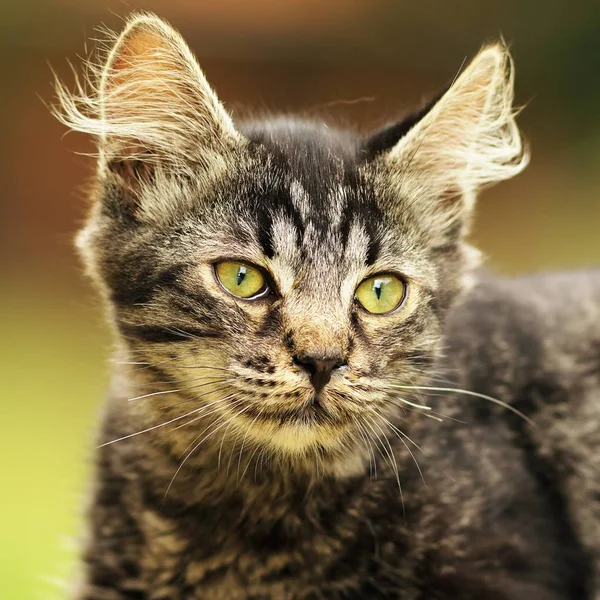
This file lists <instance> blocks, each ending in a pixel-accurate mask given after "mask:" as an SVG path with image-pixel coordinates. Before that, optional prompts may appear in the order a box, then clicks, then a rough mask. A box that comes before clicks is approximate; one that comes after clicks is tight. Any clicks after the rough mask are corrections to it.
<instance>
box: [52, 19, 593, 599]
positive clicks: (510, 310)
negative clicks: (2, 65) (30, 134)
mask: <svg viewBox="0 0 600 600" xmlns="http://www.w3.org/2000/svg"><path fill="white" fill-rule="evenodd" d="M57 89H58V95H59V100H60V103H61V109H60V111H59V115H58V116H59V117H60V118H61V119H62V121H63V122H64V123H66V124H67V125H68V126H69V127H70V128H72V129H75V130H78V131H83V132H87V133H90V134H93V135H94V136H96V138H97V140H98V148H99V160H98V168H97V175H96V188H95V192H94V196H93V197H94V204H93V208H92V210H91V214H90V217H89V219H88V222H87V224H86V226H85V228H84V229H83V231H82V232H81V234H80V235H79V237H78V246H79V249H80V251H81V254H82V256H83V259H84V261H85V264H86V266H87V268H88V270H89V274H90V275H91V277H92V278H93V280H94V282H95V283H96V284H97V286H98V288H99V290H100V292H101V294H102V295H103V297H104V299H105V300H106V305H107V307H108V309H109V315H110V321H111V323H112V324H113V325H114V328H115V334H116V340H117V343H116V350H115V357H116V360H115V367H114V377H113V384H112V391H111V394H110V398H109V402H108V408H107V410H106V414H105V417H104V420H103V423H102V428H101V432H100V441H99V448H98V450H97V455H96V473H95V480H94V487H93V494H92V499H91V506H90V509H89V537H88V540H87V545H86V549H85V553H84V557H83V562H84V568H83V574H82V580H81V582H80V584H79V587H78V590H77V593H76V597H77V598H79V599H85V600H92V599H94V600H101V599H102V600H109V599H110V600H112V599H114V600H121V599H130V600H132V599H136V600H142V599H143V600H150V599H152V600H167V599H169V600H179V599H191V598H197V599H200V598H201V599H203V600H216V599H222V600H237V599H255V600H258V599H281V600H284V599H312V598H314V599H322V598H328V599H333V598H345V599H365V598H369V599H371V598H388V599H391V598H394V599H402V600H436V599H438V600H441V599H447V600H450V599H452V600H457V599H460V600H467V599H472V600H475V599H477V600H482V599H485V600H491V599H496V600H500V599H506V600H508V599H510V600H559V599H560V600H565V599H573V600H583V599H594V598H595V599H596V600H597V599H598V598H600V455H599V453H598V448H599V445H600V418H599V417H600V410H599V405H600V276H599V275H598V273H579V274H563V275H555V276H538V277H531V278H523V279H516V280H503V279H499V278H493V277H488V276H486V275H483V274H481V273H480V272H479V271H478V270H477V264H478V253H477V252H476V251H475V250H474V249H473V248H471V247H470V246H469V245H468V243H467V241H466V236H467V234H468V231H469V223H470V220H471V215H472V212H473V204H474V200H475V194H476V192H477V191H478V189H479V188H480V187H481V186H482V185H484V184H488V183H493V182H496V181H500V180H503V179H507V178H509V177H512V176H513V175H516V174H517V173H519V172H520V171H521V170H522V169H523V168H524V167H525V165H526V163H527V153H526V152H525V151H524V148H523V144H522V140H521V137H520V134H519V131H518V129H517V126H516V124H515V121H514V115H513V112H512V108H511V104H512V98H513V75H512V70H511V60H510V57H509V55H508V52H507V50H506V48H504V47H503V46H500V45H495V46H494V45H493V46H489V47H486V48H484V49H483V50H482V51H481V52H480V53H479V54H478V55H477V57H476V58H475V59H474V60H473V62H471V64H470V65H469V66H468V67H466V68H465V69H464V71H463V72H462V73H461V74H460V75H459V76H458V77H457V78H456V80H455V81H454V83H453V84H452V86H451V87H450V88H449V89H448V91H446V92H445V93H444V94H443V95H442V96H440V97H439V98H438V99H437V100H436V101H435V102H432V103H431V104H430V105H429V106H427V107H426V108H425V109H423V110H422V111H421V112H419V113H417V114H415V115H413V116H411V117H409V118H408V119H406V120H405V121H403V122H401V123H399V124H397V125H394V126H392V127H390V128H387V129H385V130H383V131H381V132H379V133H377V134H375V135H373V136H371V137H369V138H367V139H364V138H361V137H360V136H358V135H355V134H353V133H351V132H345V131H337V130H335V129H332V128H330V127H324V126H323V125H321V124H318V123H312V122H305V121H298V120H290V119H287V118H286V119H284V118H278V119H273V120H267V121H265V122H252V123H242V124H234V122H233V121H232V119H231V117H230V116H229V115H228V114H227V112H226V111H225V110H224V108H223V106H222V105H221V104H220V102H219V100H218V98H217V97H216V95H215V93H214V92H213V91H212V89H211V88H210V87H209V85H208V83H207V82H206V80H205V78H204V75H203V74H202V72H201V70H200V68H199V67H198V64H197V63H196V60H195V59H194V57H193V56H192V54H191V52H190V50H189V49H188V47H187V46H186V45H185V43H184V41H183V40H182V39H181V37H180V36H179V35H178V34H177V33H176V32H175V31H173V30H172V29H171V28H170V27H169V26H168V25H167V24H166V23H164V22H163V21H161V20H160V19H158V18H157V17H155V16H152V15H146V14H144V15H137V16H134V17H132V18H131V19H130V20H129V21H128V23H127V26H126V28H125V31H124V32H123V33H122V34H121V35H120V36H119V37H118V39H116V40H115V42H114V45H113V47H112V50H111V51H110V53H109V55H108V57H107V60H106V64H104V65H103V66H102V68H101V70H100V73H99V75H98V79H97V85H96V86H95V87H94V88H93V89H92V90H91V91H89V90H86V89H84V86H79V88H78V90H77V92H76V93H75V94H72V93H70V92H69V91H67V90H66V88H65V87H64V86H62V85H61V84H58V88H57ZM449 381H450V382H451V383H449Z"/></svg>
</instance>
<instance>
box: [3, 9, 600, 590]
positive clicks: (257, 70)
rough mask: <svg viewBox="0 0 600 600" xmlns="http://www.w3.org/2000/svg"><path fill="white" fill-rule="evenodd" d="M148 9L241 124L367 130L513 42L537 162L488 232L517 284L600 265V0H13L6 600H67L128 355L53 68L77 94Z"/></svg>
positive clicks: (7, 25) (502, 196)
mask: <svg viewBox="0 0 600 600" xmlns="http://www.w3.org/2000/svg"><path fill="white" fill-rule="evenodd" d="M140 8H143V9H147V10H154V11H156V12H158V13H159V14H160V15H161V16H164V17H165V18H167V19H168V20H169V21H171V23H172V24H173V25H175V26H176V27H177V28H179V29H180V30H181V31H182V32H183V34H184V35H185V37H186V38H187V40H188V41H189V43H190V45H191V47H192V48H193V49H194V51H195V52H196V53H197V55H198V57H199V59H200V62H201V65H202V67H203V68H204V70H205V72H206V74H207V76H208V79H209V81H210V82H211V83H212V84H213V86H214V87H215V88H216V90H217V92H218V94H219V96H220V97H221V98H222V100H223V101H224V102H225V104H226V106H227V107H228V108H229V109H231V110H232V111H233V112H234V114H236V115H242V116H243V115H244V114H248V112H250V113H252V112H254V113H256V112H260V113H264V112H265V111H284V112H301V113H303V114H306V115H308V116H312V117H314V118H317V119H328V120H330V121H333V122H335V123H337V124H342V125H343V124H347V123H352V124H355V125H356V126H357V127H359V128H360V129H363V130H366V129H368V128H369V127H374V126H377V125H380V124H382V123H384V122H386V121H388V120H390V119H392V118H394V117H396V116H399V115H401V114H402V113H403V112H404V111H405V110H407V109H409V108H410V107H411V106H413V105H414V104H415V103H419V102H420V101H421V100H422V99H424V98H426V97H427V96H428V95H430V94H432V93H434V92H435V91H436V90H438V89H439V88H440V87H442V86H444V85H445V84H446V83H448V82H449V81H450V80H451V79H452V78H453V77H454V75H455V74H456V72H457V70H458V69H459V67H460V65H461V63H462V62H463V59H464V58H465V57H470V56H472V55H473V54H474V53H475V52H476V51H477V50H478V49H479V47H480V45H481V44H482V43H483V42H485V41H489V40H494V39H498V38H499V36H501V35H502V36H503V37H504V39H505V40H506V41H507V42H508V43H509V44H510V45H511V48H512V52H513V55H514V58H515V61H516V65H517V71H516V73H517V80H516V81H517V102H518V103H519V104H522V105H526V108H525V110H524V111H523V113H522V115H521V117H520V119H519V120H520V123H521V126H522V129H523V130H524V132H525V135H526V137H527V139H528V140H529V142H530V145H531V148H532V162H531V165H530V167H529V168H528V170H527V171H526V172H525V173H524V174H523V175H521V176H520V177H518V178H517V179H515V180H513V181H510V182H507V183H505V184H502V185H500V186H499V187H497V188H493V189H490V190H488V191H486V192H485V193H484V194H483V195H482V198H481V202H480V205H479V209H478V213H477V219H476V223H475V230H474V234H473V237H474V238H475V240H476V241H477V242H478V243H479V245H480V247H481V248H482V249H483V250H484V251H485V253H486V254H487V255H488V256H489V263H490V264H491V266H492V267H493V268H495V269H497V270H499V271H501V272H504V273H508V274H516V273H521V272H526V271H536V270H544V269H563V268H577V267H585V266H591V265H600V234H599V228H600V197H599V196H600V168H599V166H600V3H599V2H598V1H597V0H589V1H582V0H579V1H578V0H544V2H541V1H539V0H504V1H503V2H494V3H492V2H481V1H480V0H419V1H418V2H408V1H402V0H389V1H380V0H287V1H286V0H253V1H250V2H249V1H247V0H219V1H216V0H212V1H208V0H160V1H158V0H156V1H154V0H152V1H150V0H149V1H148V2H145V3H143V4H142V3H139V2H137V1H133V0H132V1H125V0H120V1H113V0H103V1H97V0H93V1H92V0H87V1H86V0H28V1H25V0H2V2H1V3H0V67H1V68H0V73H1V75H0V78H1V79H0V131H1V132H2V138H1V143H0V153H1V154H2V157H1V158H2V160H1V161H0V175H1V179H0V181H1V184H2V185H1V188H0V315H1V319H2V327H1V329H0V332H1V336H2V337H1V340H2V341H1V344H0V370H1V373H2V376H1V379H0V598H2V599H3V600H25V599H26V600H34V599H36V600H37V599H46V598H49V599H53V598H64V597H65V596H66V593H65V592H64V589H63V587H62V586H63V585H64V583H61V582H63V581H64V578H65V576H67V575H68V574H69V573H70V572H71V571H72V562H73V540H74V539H75V537H76V535H77V534H78V532H79V530H80V513H81V506H82V497H83V496H84V493H85V487H86V484H85V481H86V475H87V473H88V471H89V456H90V453H91V451H92V435H93V431H94V424H95V422H96V418H97V415H98V412H99V410H100V408H99V407H100V404H101V400H102V396H103V393H104V390H105V388H106V385H107V370H108V369H107V366H106V359H107V357H108V354H109V351H110V339H109V337H108V335H107V331H106V328H105V327H104V326H103V322H102V310H101V308H100V307H99V306H98V303H97V301H96V298H95V295H94V294H93V293H92V291H91V290H90V289H89V287H88V285H87V284H86V283H85V282H84V280H83V276H82V273H81V268H80V266H79V264H78V261H77V260H76V258H75V256H74V252H73V249H72V238H73V233H74V231H75V230H76V229H77V227H78V226H79V224H80V223H81V221H82V219H83V217H84V215H85V212H86V207H87V200H86V194H85V189H86V184H87V182H88V181H89V179H90V175H91V174H92V172H93V167H94V165H93V160H92V159H90V158H88V157H86V156H85V153H86V152H90V151H91V150H92V146H91V145H90V143H89V140H86V139H85V138H84V137H82V136H79V135H78V134H71V135H67V136H65V131H64V129H63V128H62V126H61V125H60V124H59V123H57V122H56V121H54V120H53V119H52V118H51V116H50V115H49V111H48V109H47V107H46V106H45V103H51V102H52V101H53V90H52V86H51V81H52V75H51V69H50V66H51V67H52V68H53V69H54V70H56V72H57V73H58V74H59V76H60V77H63V78H65V79H66V80H67V81H72V74H71V73H70V72H69V68H68V64H67V59H69V60H71V61H72V62H74V64H75V66H76V67H78V66H79V64H80V63H79V59H78V56H80V55H85V54H86V52H87V51H89V50H91V48H92V47H93V42H90V41H89V40H90V38H95V37H98V32H97V31H96V29H95V28H96V27H97V26H98V25H99V24H102V23H104V24H105V25H107V26H109V27H112V28H117V29H118V28H120V26H121V24H122V17H123V16H124V15H126V14H127V13H128V12H130V11H131V10H134V9H140ZM86 43H87V44H88V46H87V50H86V49H85V44H86ZM81 153H83V154H81ZM556 293H560V290H557V291H556Z"/></svg>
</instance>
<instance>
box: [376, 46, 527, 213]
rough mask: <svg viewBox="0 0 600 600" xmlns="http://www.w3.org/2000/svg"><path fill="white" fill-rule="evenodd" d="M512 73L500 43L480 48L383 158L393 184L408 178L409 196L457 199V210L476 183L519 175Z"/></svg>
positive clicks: (523, 155)
mask: <svg viewBox="0 0 600 600" xmlns="http://www.w3.org/2000/svg"><path fill="white" fill-rule="evenodd" d="M513 77H514V76H513V69H512V61H511V58H510V55H509V53H508V50H507V49H506V48H505V47H504V46H503V45H500V44H497V45H492V46H488V47H486V48H484V49H483V50H481V51H480V53H479V54H478V55H477V56H476V57H475V59H474V60H473V61H472V62H471V64H470V65H469V66H468V67H467V68H466V69H465V70H464V72H463V73H462V74H461V75H460V76H458V77H457V79H456V81H455V82H454V83H453V85H452V86H451V87H450V89H449V90H448V91H447V92H446V93H445V94H444V95H443V96H442V97H441V98H440V99H439V101H438V102H437V103H436V104H435V105H434V106H433V107H432V108H431V110H429V111H428V112H427V114H426V115H425V116H424V117H423V118H422V119H421V120H420V121H419V122H418V123H417V124H416V125H415V126H414V127H413V128H412V129H411V130H410V131H409V132H408V133H407V134H406V135H405V136H404V137H403V138H402V139H400V141H399V142H398V143H397V144H396V146H394V148H393V149H392V150H391V151H390V152H389V153H388V154H387V156H386V157H385V160H386V162H387V164H388V166H389V170H390V172H391V174H392V178H394V179H395V180H396V183H397V186H398V185H399V186H401V187H402V186H404V187H405V186H406V184H405V183H401V181H400V180H401V179H402V180H405V179H409V180H410V185H411V189H412V191H411V194H410V195H411V196H413V197H416V196H417V195H419V196H423V195H425V196H427V197H429V198H438V199H440V198H443V199H446V200H448V199H451V198H455V199H462V200H463V202H456V203H455V204H454V209H455V210H461V209H464V208H465V207H466V208H469V207H470V205H471V204H472V203H473V200H474V195H475V192H476V191H477V190H478V189H479V188H480V187H481V186H483V185H485V184H489V183H495V182H497V181H501V180H504V179H508V178H510V177H513V176H514V175H517V174H518V173H520V172H521V171H522V170H523V168H524V167H525V166H526V165H527V163H528V160H529V155H528V153H527V151H526V149H525V148H524V145H523V141H522V139H521V135H520V133H519V130H518V127H517V124H516V122H515V118H514V117H515V112H514V111H513V108H512V102H513V84H514V81H513ZM455 216H457V215H455ZM446 217H449V215H446ZM450 220H452V219H450Z"/></svg>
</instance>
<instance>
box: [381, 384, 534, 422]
mask: <svg viewBox="0 0 600 600" xmlns="http://www.w3.org/2000/svg"><path fill="white" fill-rule="evenodd" d="M391 387H394V388H401V389H406V390H425V391H432V392H455V393H458V394H464V395H465V396H473V397H474V398H481V399H482V400H487V401H488V402H491V403H492V404H496V405H498V406H501V407H502V408H505V409H506V410H509V411H510V412H512V413H514V414H515V415H517V416H519V417H521V418H522V419H523V420H524V421H526V422H527V423H529V425H532V426H533V427H535V426H536V425H535V423H534V422H533V421H532V420H531V419H530V418H529V417H527V416H526V415H524V414H523V413H522V412H521V411H520V410H518V409H516V408H515V407H514V406H511V405H510V404H508V403H506V402H503V401H502V400H498V398H494V397H493V396H488V395H487V394H480V393H479V392H472V391H470V390H463V389H460V388H443V387H434V386H423V385H410V386H409V385H395V384H394V385H392V386H391Z"/></svg>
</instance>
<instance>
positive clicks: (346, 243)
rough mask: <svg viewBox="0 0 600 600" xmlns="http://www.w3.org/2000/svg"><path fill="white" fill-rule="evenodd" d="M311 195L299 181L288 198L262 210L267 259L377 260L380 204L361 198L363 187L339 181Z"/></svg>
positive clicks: (371, 261)
mask: <svg viewBox="0 0 600 600" xmlns="http://www.w3.org/2000/svg"><path fill="white" fill-rule="evenodd" d="M323 188H324V189H321V190H320V191H319V196H318V198H314V197H312V196H311V195H310V194H309V192H308V191H307V190H306V189H305V187H304V186H303V185H302V183H301V182H300V181H298V180H293V181H292V182H291V183H290V185H289V189H288V190H287V191H286V192H284V194H283V195H284V196H285V197H286V200H285V202H282V203H278V204H275V205H272V206H269V207H265V209H266V210H264V212H262V214H261V215H260V219H259V232H260V235H259V242H260V244H261V246H262V250H263V252H264V254H265V256H267V257H268V258H273V257H274V256H276V255H278V256H281V257H282V258H284V259H285V260H287V261H289V262H297V261H303V262H308V263H325V262H326V263H332V262H339V261H340V260H343V261H344V262H348V261H349V262H351V263H354V264H356V263H360V264H372V263H373V262H374V261H375V259H376V258H377V254H378V251H379V233H378V230H377V227H375V226H374V224H375V223H376V216H377V215H376V214H373V213H375V212H376V210H375V208H374V207H372V210H371V211H369V210H368V206H367V205H366V203H365V202H360V201H359V200H358V199H357V193H359V192H358V190H354V189H351V188H349V187H348V186H345V185H343V184H336V185H333V186H330V187H328V188H325V186H323Z"/></svg>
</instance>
